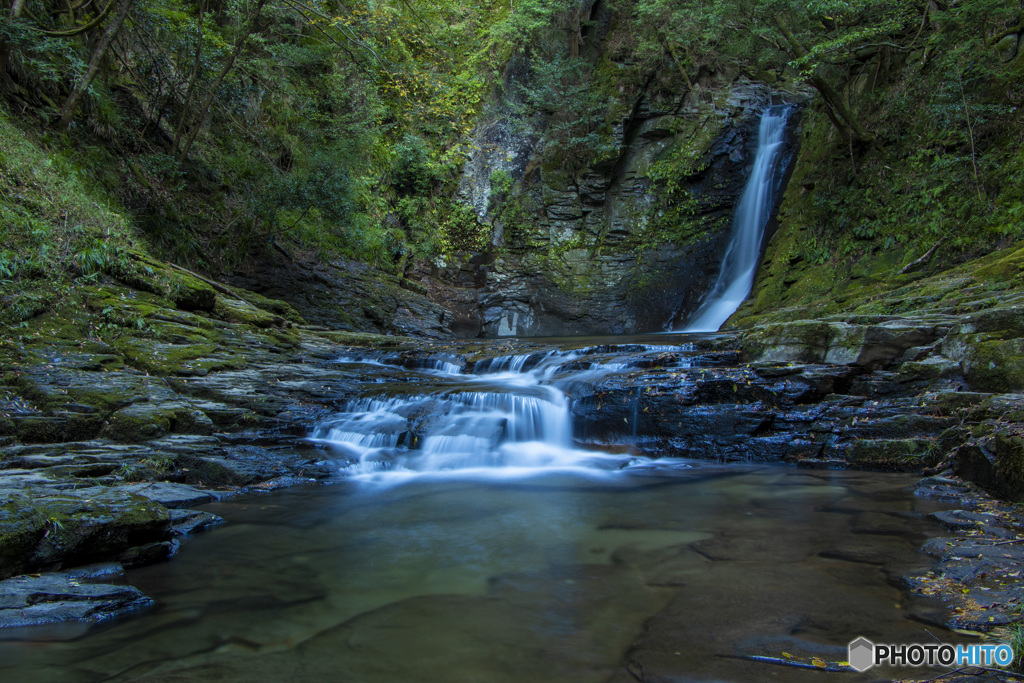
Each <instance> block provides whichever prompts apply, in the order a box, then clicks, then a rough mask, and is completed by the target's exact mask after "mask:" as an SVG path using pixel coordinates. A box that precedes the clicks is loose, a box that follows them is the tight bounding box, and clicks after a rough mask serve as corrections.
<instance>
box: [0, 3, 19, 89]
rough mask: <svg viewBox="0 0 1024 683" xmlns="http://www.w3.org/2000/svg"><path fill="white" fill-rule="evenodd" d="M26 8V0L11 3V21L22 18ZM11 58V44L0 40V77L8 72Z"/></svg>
mask: <svg viewBox="0 0 1024 683" xmlns="http://www.w3.org/2000/svg"><path fill="white" fill-rule="evenodd" d="M24 10H25V0H14V3H13V4H12V5H11V21H14V20H15V19H20V18H21V13H22V12H23V11H24ZM10 58H11V46H10V44H9V43H7V41H3V40H0V78H2V77H3V76H4V75H5V74H6V73H7V61H8V60H9V59H10Z"/></svg>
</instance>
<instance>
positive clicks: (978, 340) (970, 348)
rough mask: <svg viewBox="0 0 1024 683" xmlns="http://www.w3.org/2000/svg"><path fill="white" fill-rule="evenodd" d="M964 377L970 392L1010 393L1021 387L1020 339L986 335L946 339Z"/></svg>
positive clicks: (1023, 351) (1023, 347)
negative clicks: (957, 359)
mask: <svg viewBox="0 0 1024 683" xmlns="http://www.w3.org/2000/svg"><path fill="white" fill-rule="evenodd" d="M943 348H944V349H945V348H950V349H951V350H952V351H954V352H955V354H956V355H955V356H954V357H958V358H959V360H960V364H961V367H963V370H964V379H966V380H967V383H968V384H969V385H970V387H971V389H973V390H974V391H983V392H992V393H1010V392H1019V391H1022V390H1024V339H1008V340H1002V339H993V338H991V337H989V336H988V335H969V336H961V337H959V338H957V339H954V340H947V342H946V344H944V347H943Z"/></svg>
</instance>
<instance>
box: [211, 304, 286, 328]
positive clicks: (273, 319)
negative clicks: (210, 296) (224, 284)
mask: <svg viewBox="0 0 1024 683" xmlns="http://www.w3.org/2000/svg"><path fill="white" fill-rule="evenodd" d="M213 312H214V313H215V314H216V315H217V316H218V317H219V318H221V319H222V320H226V321H228V322H232V323H241V324H245V325H253V326H255V327H271V326H279V325H284V324H286V323H285V320H284V318H282V317H280V316H278V315H275V314H273V313H268V312H267V311H264V310H262V309H260V308H256V307H255V306H253V305H252V304H250V303H247V302H244V301H238V300H237V299H231V298H228V297H223V296H221V297H217V303H216V304H215V305H214V308H213Z"/></svg>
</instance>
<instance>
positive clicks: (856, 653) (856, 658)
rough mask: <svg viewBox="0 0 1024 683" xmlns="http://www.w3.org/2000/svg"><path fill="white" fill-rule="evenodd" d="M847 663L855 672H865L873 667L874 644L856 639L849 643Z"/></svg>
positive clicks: (863, 639)
mask: <svg viewBox="0 0 1024 683" xmlns="http://www.w3.org/2000/svg"><path fill="white" fill-rule="evenodd" d="M847 661H849V662H850V666H851V667H853V669H854V670H855V671H858V672H859V671H867V670H868V669H870V668H871V667H873V666H874V665H875V644H874V643H872V642H871V641H870V640H868V639H867V638H858V639H857V640H854V641H853V642H851V643H850V651H849V656H848V657H847Z"/></svg>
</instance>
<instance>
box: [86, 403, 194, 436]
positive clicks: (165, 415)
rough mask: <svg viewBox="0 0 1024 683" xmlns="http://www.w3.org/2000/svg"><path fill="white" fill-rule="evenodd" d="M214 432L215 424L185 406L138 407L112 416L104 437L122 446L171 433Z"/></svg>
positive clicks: (141, 405) (160, 404)
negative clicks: (122, 444)
mask: <svg viewBox="0 0 1024 683" xmlns="http://www.w3.org/2000/svg"><path fill="white" fill-rule="evenodd" d="M213 431H214V425H213V421H212V420H211V419H210V418H209V417H207V416H206V414H205V413H203V412H202V411H201V410H196V409H195V408H192V407H191V406H189V405H187V404H185V403H180V402H165V403H158V404H154V403H135V404H133V405H130V406H128V407H126V408H122V409H121V410H118V411H117V412H115V413H114V414H113V415H111V416H110V417H109V418H108V419H107V422H106V425H105V426H104V428H103V431H102V433H101V436H103V437H104V438H107V439H111V440H112V441H117V442H119V443H141V442H143V441H150V440H152V439H159V438H160V437H162V436H165V435H166V434H168V433H170V432H175V433H178V434H201V435H206V434H212V433H213Z"/></svg>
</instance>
